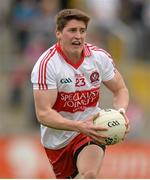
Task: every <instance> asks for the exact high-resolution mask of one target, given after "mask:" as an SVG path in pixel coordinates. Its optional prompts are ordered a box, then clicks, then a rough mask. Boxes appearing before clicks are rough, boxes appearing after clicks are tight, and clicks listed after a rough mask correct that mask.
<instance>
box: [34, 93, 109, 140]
mask: <svg viewBox="0 0 150 180" xmlns="http://www.w3.org/2000/svg"><path fill="white" fill-rule="evenodd" d="M56 98H57V90H45V91H40V90H34V100H35V108H36V114H37V118H38V121H39V122H40V123H41V124H43V125H45V126H47V127H50V128H55V129H59V130H68V131H77V132H81V133H83V134H86V135H87V136H89V137H91V138H93V139H94V140H95V141H97V142H99V143H105V141H104V140H105V138H106V137H103V136H100V135H99V133H97V131H105V130H107V129H106V128H103V127H98V126H95V125H94V124H93V120H94V119H95V118H96V117H97V116H98V114H97V115H94V116H91V117H89V118H88V119H87V120H86V121H72V120H69V119H66V118H64V117H62V116H61V115H60V114H59V113H58V112H56V111H55V110H54V109H52V107H53V105H54V103H55V101H56Z"/></svg>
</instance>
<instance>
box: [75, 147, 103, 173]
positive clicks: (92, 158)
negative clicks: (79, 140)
mask: <svg viewBox="0 0 150 180" xmlns="http://www.w3.org/2000/svg"><path fill="white" fill-rule="evenodd" d="M103 157H104V150H103V149H102V148H101V147H99V146H98V145H95V144H90V145H88V146H86V147H84V148H83V149H82V151H81V152H80V153H79V155H78V158H77V162H76V165H77V168H78V171H79V173H84V172H87V171H89V170H90V171H95V173H98V172H99V170H100V167H101V163H102V160H103Z"/></svg>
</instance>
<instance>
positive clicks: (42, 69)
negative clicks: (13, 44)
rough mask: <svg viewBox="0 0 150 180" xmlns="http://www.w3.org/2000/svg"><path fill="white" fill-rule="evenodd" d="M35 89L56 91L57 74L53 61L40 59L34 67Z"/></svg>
mask: <svg viewBox="0 0 150 180" xmlns="http://www.w3.org/2000/svg"><path fill="white" fill-rule="evenodd" d="M31 82H32V84H33V89H37V90H48V89H56V88H57V87H56V83H57V82H56V72H55V67H54V65H53V63H52V60H51V59H50V60H47V61H46V60H44V58H43V57H40V58H39V60H38V61H37V63H36V64H35V65H34V67H33V70H32V73H31Z"/></svg>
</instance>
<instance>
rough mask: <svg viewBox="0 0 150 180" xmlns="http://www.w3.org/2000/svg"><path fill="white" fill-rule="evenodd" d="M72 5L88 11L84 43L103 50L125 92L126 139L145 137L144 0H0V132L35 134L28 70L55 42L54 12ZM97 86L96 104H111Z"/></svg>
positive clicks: (149, 37) (147, 31) (147, 9)
mask: <svg viewBox="0 0 150 180" xmlns="http://www.w3.org/2000/svg"><path fill="white" fill-rule="evenodd" d="M63 8H78V9H81V10H83V11H85V12H87V13H88V14H89V15H90V16H91V22H90V24H89V29H88V35H87V42H89V43H93V44H95V45H97V46H98V47H101V48H103V49H105V50H106V51H108V52H109V53H110V54H111V55H112V57H113V60H114V62H115V64H116V66H117V68H118V69H119V70H120V72H121V73H122V75H123V77H124V79H125V81H126V84H127V86H128V88H129V92H130V104H129V108H128V111H127V114H128V117H129V119H130V122H131V132H130V133H129V135H128V137H127V140H126V141H128V142H148V141H149V139H150V135H149V134H150V133H149V132H150V120H149V119H150V108H149V107H150V93H149V92H150V1H149V0H144V1H143V0H107V1H106V0H0V82H1V85H0V136H1V137H7V138H9V137H12V136H13V135H18V136H21V135H22V134H38V135H39V124H38V123H37V120H36V117H35V112H34V104H33V96H32V86H31V83H30V73H31V70H32V68H33V65H34V63H35V62H36V60H37V59H38V57H39V56H40V54H41V53H42V52H44V50H46V49H47V48H48V47H49V46H51V45H52V44H53V43H55V40H56V39H55V34H54V31H55V21H54V17H55V15H56V13H57V12H58V11H59V10H60V9H63ZM111 99H112V97H111V95H110V94H109V92H108V91H107V90H106V89H105V87H103V86H102V96H101V106H102V107H111V106H112V103H111Z"/></svg>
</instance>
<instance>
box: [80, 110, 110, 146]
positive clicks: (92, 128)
mask: <svg viewBox="0 0 150 180" xmlns="http://www.w3.org/2000/svg"><path fill="white" fill-rule="evenodd" d="M98 116H99V113H98V114H95V115H93V116H90V117H89V118H88V119H85V120H84V121H79V126H78V129H79V131H80V132H81V133H83V134H85V135H87V136H88V137H91V138H92V139H93V140H94V141H95V142H96V143H98V144H106V142H105V140H106V139H107V138H108V137H106V136H103V135H100V134H99V132H98V131H107V130H108V129H107V128H106V127H102V126H98V125H94V124H93V121H94V120H95V119H96V118H97V117H98Z"/></svg>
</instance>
